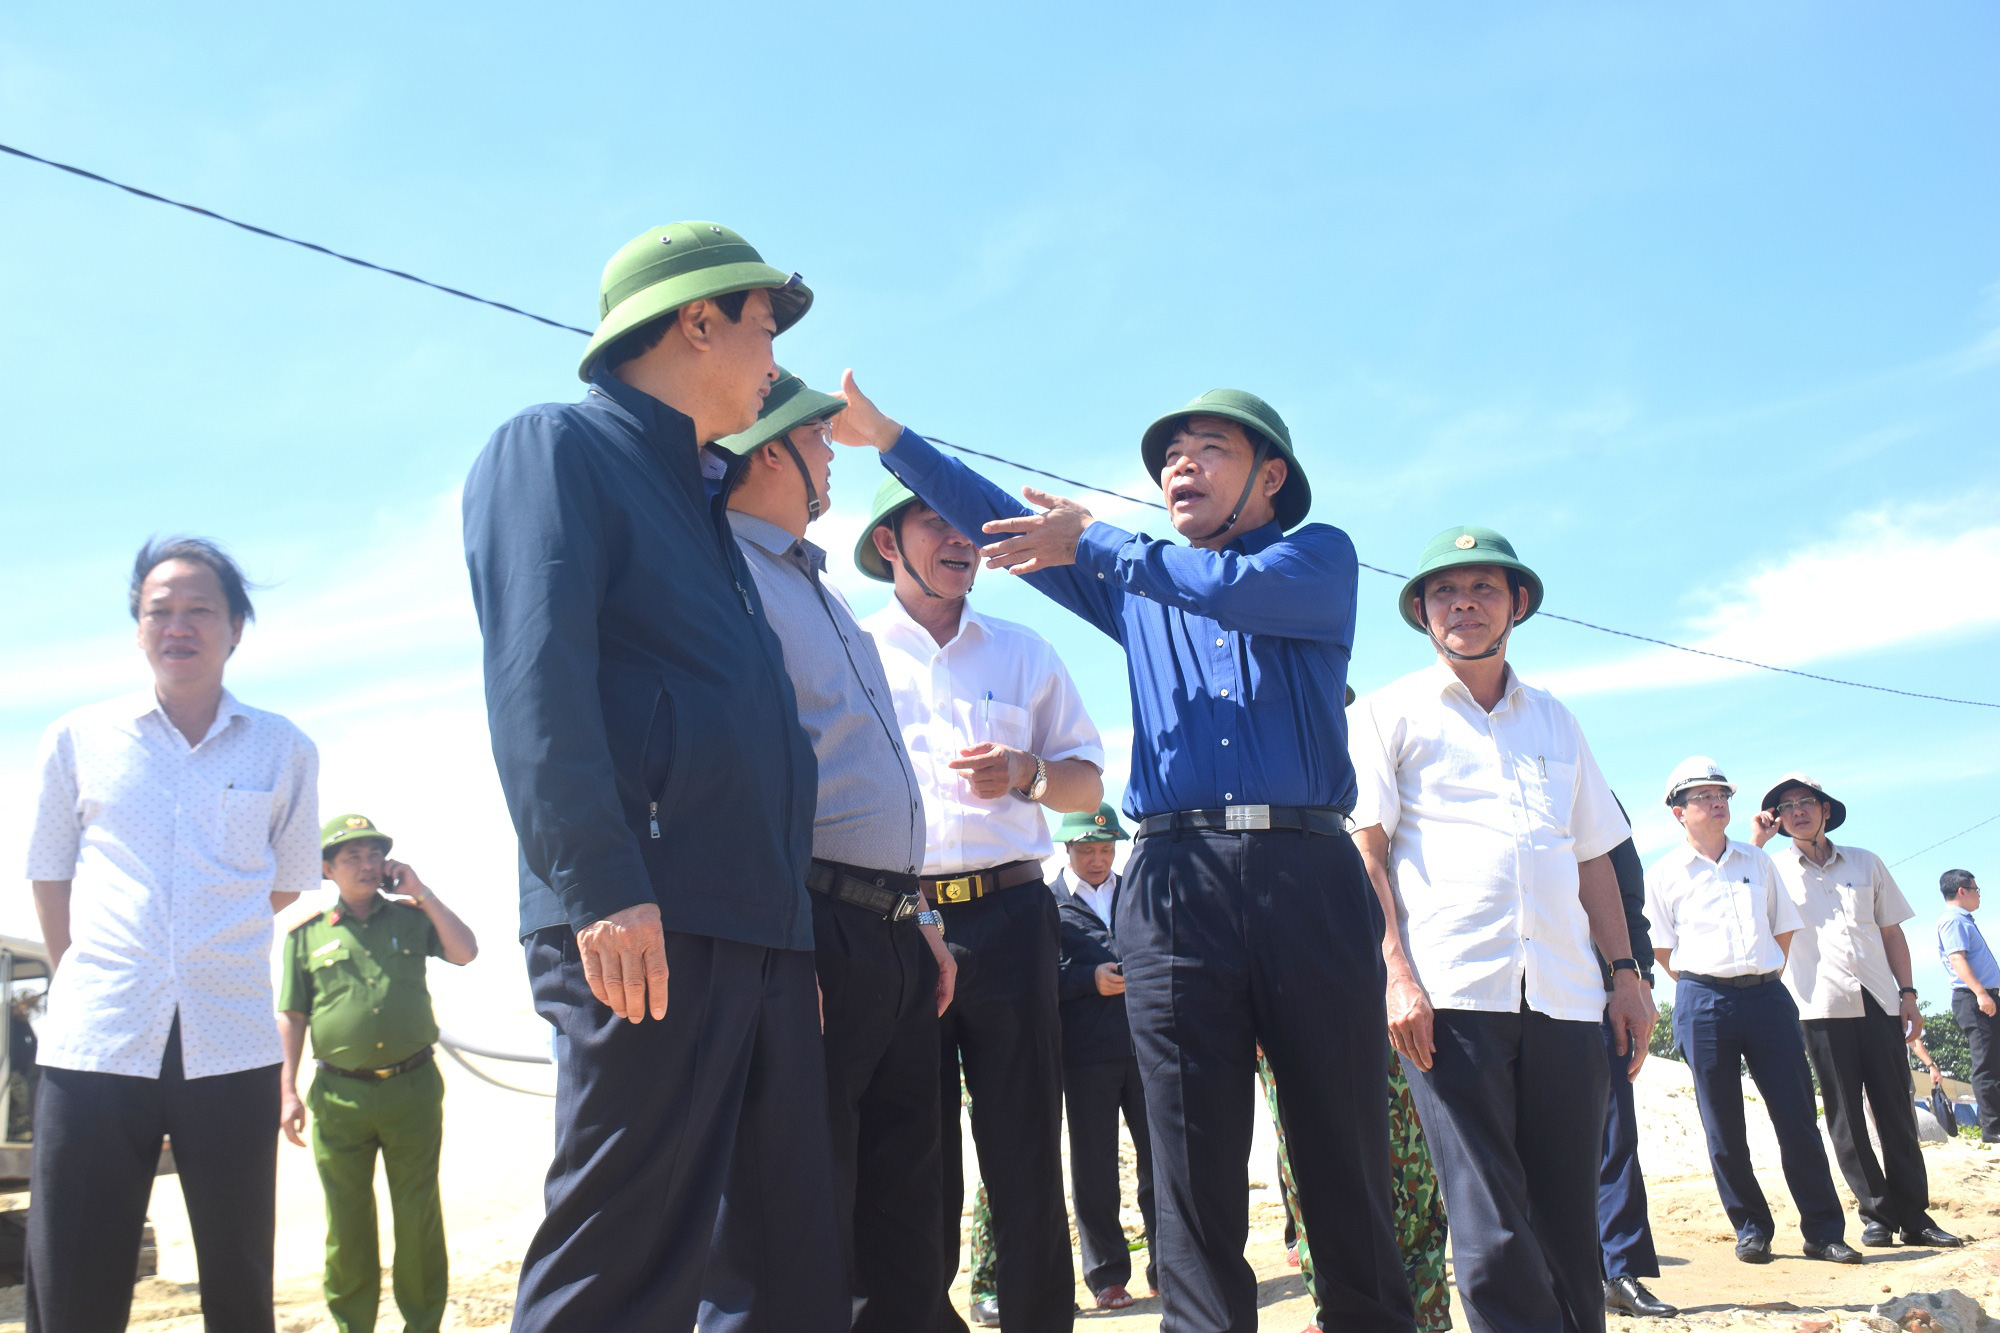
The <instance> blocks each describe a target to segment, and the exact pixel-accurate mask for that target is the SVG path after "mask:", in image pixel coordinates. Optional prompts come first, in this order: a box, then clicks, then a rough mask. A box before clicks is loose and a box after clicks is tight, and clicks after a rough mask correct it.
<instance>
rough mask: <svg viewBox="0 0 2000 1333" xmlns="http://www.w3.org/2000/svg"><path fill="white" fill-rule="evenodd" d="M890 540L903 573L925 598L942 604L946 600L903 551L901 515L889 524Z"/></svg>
mask: <svg viewBox="0 0 2000 1333" xmlns="http://www.w3.org/2000/svg"><path fill="white" fill-rule="evenodd" d="M889 540H890V541H891V542H893V543H894V544H895V547H896V559H898V560H899V561H901V562H902V565H903V572H904V573H905V574H908V575H909V576H910V580H911V581H912V582H913V583H915V584H916V585H917V587H918V588H919V589H921V590H922V592H923V594H924V596H926V597H929V598H931V599H932V600H933V601H939V602H942V601H943V600H945V599H944V597H943V596H942V595H940V594H939V593H937V592H935V591H933V590H932V588H931V585H930V584H928V583H925V582H924V576H923V575H922V574H919V573H917V571H916V567H915V566H914V565H912V564H911V563H910V557H909V553H908V552H906V551H904V550H903V516H902V515H901V514H898V515H896V518H895V521H894V522H892V523H890V524H889Z"/></svg>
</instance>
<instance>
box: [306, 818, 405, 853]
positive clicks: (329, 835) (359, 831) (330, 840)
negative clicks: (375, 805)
mask: <svg viewBox="0 0 2000 1333" xmlns="http://www.w3.org/2000/svg"><path fill="white" fill-rule="evenodd" d="M362 838H373V839H374V840H375V841H376V842H379V843H381V844H382V851H383V853H384V854H385V855H386V854H387V853H388V850H389V849H390V848H391V847H394V846H395V845H396V840H395V839H394V838H392V837H390V836H389V835H388V834H386V833H384V832H383V831H382V830H381V829H378V828H376V827H375V823H374V821H373V820H371V819H369V818H368V816H367V815H335V816H334V817H333V818H332V819H329V820H327V821H326V824H325V826H324V827H322V828H321V829H320V831H319V855H320V859H321V860H322V861H324V860H327V859H329V858H330V857H332V855H333V849H334V848H336V847H338V846H340V844H341V843H343V842H355V841H358V840H359V839H362Z"/></svg>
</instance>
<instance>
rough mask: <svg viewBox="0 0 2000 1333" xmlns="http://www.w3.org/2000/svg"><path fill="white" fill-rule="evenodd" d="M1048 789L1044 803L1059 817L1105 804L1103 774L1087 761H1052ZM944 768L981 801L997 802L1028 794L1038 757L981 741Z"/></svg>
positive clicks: (1043, 798)
mask: <svg viewBox="0 0 2000 1333" xmlns="http://www.w3.org/2000/svg"><path fill="white" fill-rule="evenodd" d="M1045 762H1046V764H1047V766H1048V770H1049V785H1048V789H1047V790H1046V791H1044V792H1043V793H1042V799H1041V802H1040V803H1041V804H1042V805H1045V806H1047V807H1048V808H1049V809H1051V810H1053V811H1055V812H1056V813H1057V814H1063V815H1066V814H1071V813H1073V812H1075V811H1078V810H1084V811H1090V810H1095V809H1097V807H1098V806H1100V805H1102V804H1103V803H1104V775H1103V774H1102V773H1100V772H1098V771H1097V765H1095V764H1093V763H1091V762H1090V761H1089V760H1088V759H1050V760H1047V761H1045ZM945 767H947V768H949V769H951V770H952V771H953V772H954V773H957V774H958V775H959V776H960V777H962V778H964V779H965V780H966V782H967V783H968V784H969V785H970V786H971V788H972V794H973V795H974V796H977V797H978V798H979V799H980V800H982V801H992V800H997V799H999V798H1000V797H1001V796H1004V795H1005V794H1006V793H1007V792H1009V791H1016V792H1020V793H1022V794H1023V795H1026V794H1027V790H1028V788H1029V787H1031V786H1033V785H1034V782H1035V756H1034V755H1032V754H1029V753H1028V752H1027V751H1026V750H1017V749H1015V748H1014V747H1013V746H1011V745H999V744H995V743H994V742H992V741H982V742H981V743H980V744H978V745H975V746H973V747H971V748H970V749H967V750H961V751H959V757H958V758H956V759H954V760H952V761H951V762H950V763H949V764H947V765H945Z"/></svg>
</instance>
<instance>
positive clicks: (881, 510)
mask: <svg viewBox="0 0 2000 1333" xmlns="http://www.w3.org/2000/svg"><path fill="white" fill-rule="evenodd" d="M916 502H917V493H916V492H915V491H913V490H911V489H910V488H909V487H908V486H905V485H904V484H903V483H902V482H900V481H898V480H896V478H895V477H894V476H888V477H884V478H882V484H881V485H880V486H878V487H877V488H876V490H875V503H874V504H872V505H870V506H869V507H868V522H867V523H865V524H863V525H862V528H861V536H860V538H859V539H858V540H857V541H856V542H855V543H854V565H855V568H857V569H859V570H860V571H861V572H862V573H863V574H866V575H867V576H868V577H869V578H871V579H879V580H880V581H882V582H883V583H894V582H895V581H896V576H895V574H894V573H892V572H891V571H890V569H889V562H888V561H886V560H884V559H883V558H882V553H881V552H880V551H878V550H876V549H875V529H876V528H878V527H880V526H881V525H882V520H883V519H885V518H890V517H893V516H894V515H895V514H896V513H897V511H899V510H901V509H903V508H904V507H905V506H908V505H913V504H915V503H916Z"/></svg>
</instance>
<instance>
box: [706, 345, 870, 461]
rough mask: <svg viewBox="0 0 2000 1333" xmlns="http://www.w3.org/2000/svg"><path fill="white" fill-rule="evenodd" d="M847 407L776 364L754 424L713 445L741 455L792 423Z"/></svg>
mask: <svg viewBox="0 0 2000 1333" xmlns="http://www.w3.org/2000/svg"><path fill="white" fill-rule="evenodd" d="M846 407H847V403H846V401H845V400H844V399H840V398H835V397H834V396H833V395H832V394H829V393H821V392H819V390H817V389H808V388H807V387H806V382H805V381H804V380H802V379H800V378H799V377H798V376H797V375H794V374H793V373H792V372H791V371H789V370H786V369H785V368H784V367H783V366H779V367H778V382H777V383H776V384H773V385H772V386H771V392H770V394H769V395H768V396H766V397H765V399H764V408H763V410H762V411H760V412H759V413H757V422H756V424H755V425H753V426H751V427H750V428H749V429H748V430H739V431H737V432H736V433H735V434H734V435H725V436H723V437H722V438H721V439H719V440H717V441H715V447H716V448H718V449H722V450H725V451H727V452H729V453H732V454H735V455H736V456H737V457H739V458H740V457H742V456H743V455H744V454H747V453H749V452H750V451H751V450H753V449H758V448H762V447H763V446H764V445H767V444H769V443H770V442H771V441H773V440H775V439H777V438H778V437H779V436H781V435H783V434H784V433H785V432H786V431H788V430H790V429H791V428H792V427H794V426H803V425H805V424H806V423H807V422H808V421H819V420H822V419H823V418H826V417H830V416H833V415H834V414H835V413H837V412H840V411H842V410H844V409H845V408H846Z"/></svg>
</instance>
